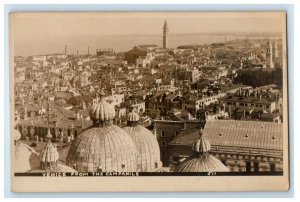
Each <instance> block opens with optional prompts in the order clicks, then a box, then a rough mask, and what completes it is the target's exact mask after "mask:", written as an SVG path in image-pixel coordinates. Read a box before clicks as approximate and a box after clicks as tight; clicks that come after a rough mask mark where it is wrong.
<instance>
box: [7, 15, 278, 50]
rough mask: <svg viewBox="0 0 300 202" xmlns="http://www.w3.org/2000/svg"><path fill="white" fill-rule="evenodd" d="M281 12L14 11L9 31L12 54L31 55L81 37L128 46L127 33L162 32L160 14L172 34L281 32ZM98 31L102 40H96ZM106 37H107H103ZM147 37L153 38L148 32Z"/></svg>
mask: <svg viewBox="0 0 300 202" xmlns="http://www.w3.org/2000/svg"><path fill="white" fill-rule="evenodd" d="M282 16H283V14H282V13H271V12H269V13H261V12H252V13H246V12H243V13H208V12H201V13H195V12H194V13H193V12H189V13H176V12H174V13H171V12H169V13H128V12H127V13H126V12H123V13H91V12H90V13H14V14H12V15H11V16H10V23H11V24H10V25H11V27H10V31H12V32H13V35H12V36H13V43H14V52H15V55H30V54H38V53H39V52H41V53H43V52H45V51H46V52H47V51H48V52H49V51H50V52H51V51H56V50H57V51H60V49H61V48H62V47H64V44H68V45H70V47H71V46H72V49H73V50H72V51H73V52H74V50H75V49H82V46H83V45H84V44H85V43H86V46H87V45H88V44H90V45H91V46H93V43H99V45H101V44H105V46H107V43H108V40H109V41H112V44H113V45H114V46H118V44H120V48H121V47H123V46H124V47H125V46H126V45H128V46H130V45H132V43H133V42H131V43H127V42H126V37H129V38H130V37H133V36H138V37H142V36H144V37H154V36H157V37H160V36H161V35H162V27H163V23H164V20H167V22H168V26H169V33H170V36H176V35H189V34H205V33H206V34H211V33H219V34H220V33H224V34H226V33H227V34H228V33H231V34H235V33H236V34H240V33H281V32H282V26H283V22H284V18H282ZM99 37H102V41H99V40H97V38H99ZM105 37H110V38H106V39H105V41H104V38H105ZM122 37H123V39H122V40H121V38H122ZM129 38H128V40H129V41H130V40H131V41H132V39H129ZM93 39H94V40H93ZM113 40H116V41H118V43H116V42H113ZM154 41H155V40H154ZM147 42H151V40H150V38H149V39H148V41H147ZM155 42H156V41H155ZM114 48H118V47H114ZM70 50H71V49H70Z"/></svg>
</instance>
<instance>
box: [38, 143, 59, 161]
mask: <svg viewBox="0 0 300 202" xmlns="http://www.w3.org/2000/svg"><path fill="white" fill-rule="evenodd" d="M58 159H59V154H58V151H57V149H56V148H55V147H54V146H53V144H52V143H51V141H48V142H47V143H46V146H45V148H44V149H43V150H42V151H41V153H40V162H42V163H53V162H56V161H57V160H58Z"/></svg>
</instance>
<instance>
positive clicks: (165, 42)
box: [163, 20, 169, 48]
mask: <svg viewBox="0 0 300 202" xmlns="http://www.w3.org/2000/svg"><path fill="white" fill-rule="evenodd" d="M168 35H169V28H168V24H167V21H166V20H165V24H164V27H163V48H168Z"/></svg>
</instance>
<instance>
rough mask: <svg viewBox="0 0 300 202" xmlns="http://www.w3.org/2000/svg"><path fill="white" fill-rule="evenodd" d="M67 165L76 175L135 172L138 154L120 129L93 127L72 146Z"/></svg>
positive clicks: (112, 126)
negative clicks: (75, 171)
mask: <svg viewBox="0 0 300 202" xmlns="http://www.w3.org/2000/svg"><path fill="white" fill-rule="evenodd" d="M67 165H68V166H70V167H74V168H75V169H76V170H77V171H79V172H97V171H100V170H101V171H102V172H114V171H115V172H136V171H137V168H136V165H137V151H136V147H135V145H134V142H133V141H132V139H131V138H130V136H129V135H128V134H127V133H126V132H125V131H124V130H123V129H121V128H120V127H118V126H116V125H112V124H111V125H105V126H103V127H92V128H89V129H87V130H85V131H83V132H82V133H81V134H80V135H79V137H78V138H77V139H76V140H74V141H73V142H72V144H71V146H70V149H69V152H68V156H67Z"/></svg>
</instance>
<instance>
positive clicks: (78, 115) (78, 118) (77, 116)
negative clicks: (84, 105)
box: [76, 111, 80, 120]
mask: <svg viewBox="0 0 300 202" xmlns="http://www.w3.org/2000/svg"><path fill="white" fill-rule="evenodd" d="M76 119H77V120H80V113H79V112H78V111H77V112H76Z"/></svg>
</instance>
